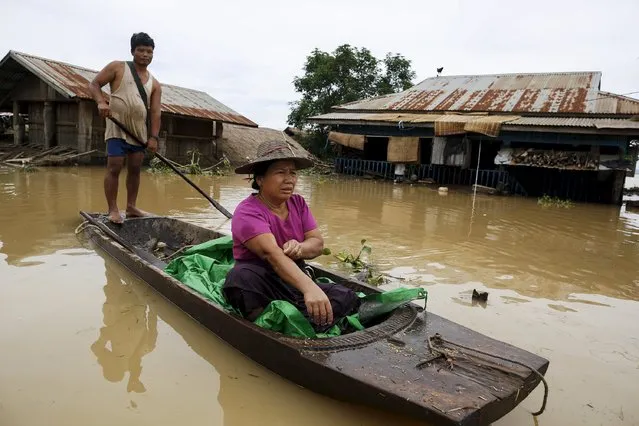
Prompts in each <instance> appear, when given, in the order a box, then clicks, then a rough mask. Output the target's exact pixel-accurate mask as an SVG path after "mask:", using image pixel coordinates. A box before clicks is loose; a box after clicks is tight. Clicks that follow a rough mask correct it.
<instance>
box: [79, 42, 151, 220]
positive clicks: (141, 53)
mask: <svg viewBox="0 0 639 426" xmlns="http://www.w3.org/2000/svg"><path fill="white" fill-rule="evenodd" d="M154 49H155V43H154V42H153V39H152V38H151V37H149V35H148V34H146V33H136V34H133V36H132V37H131V54H132V55H133V61H132V62H124V61H113V62H111V63H109V64H108V65H107V66H106V67H104V68H103V69H102V71H100V72H99V73H98V75H97V76H96V77H95V78H94V79H93V81H92V82H91V83H90V84H89V90H90V91H91V95H92V96H93V99H94V100H95V102H96V103H97V104H98V112H99V113H100V116H101V117H104V118H106V129H105V132H104V139H105V140H106V144H107V171H106V175H105V177H104V195H105V196H106V199H107V204H108V207H109V220H110V221H111V222H114V223H122V216H121V215H120V210H119V209H118V206H117V198H118V183H119V176H120V171H121V170H122V167H123V166H124V159H125V157H126V160H127V161H126V163H127V176H126V190H127V203H126V217H139V216H146V215H148V214H147V213H146V212H144V211H142V210H140V209H138V208H137V207H136V205H135V203H136V200H137V196H138V188H139V187H140V169H141V166H142V161H143V160H144V147H142V146H140V145H139V144H138V143H137V142H135V140H134V139H133V138H131V137H130V136H128V135H127V134H126V133H125V132H124V131H123V130H122V129H120V127H118V126H117V125H116V124H115V123H114V122H113V121H111V120H109V119H108V118H107V117H111V116H113V118H115V119H117V120H118V121H119V122H120V123H122V124H123V125H124V126H125V127H126V128H127V130H128V131H130V132H131V133H132V134H134V135H135V136H137V137H138V139H140V140H142V141H147V144H148V145H147V149H148V150H149V151H151V152H155V151H156V150H157V148H158V142H159V139H158V135H159V133H160V99H161V96H162V89H161V87H160V83H159V82H158V81H157V80H156V79H155V78H153V76H152V75H151V73H150V72H149V71H148V69H147V67H148V66H149V64H150V63H151V61H152V60H153V50H154ZM107 83H108V84H109V87H110V92H111V99H110V103H107V102H106V101H105V100H104V97H103V95H102V87H103V86H104V85H106V84H107ZM142 93H144V94H145V95H146V96H145V97H144V98H143V97H142V96H141V94H142ZM149 115H150V121H151V126H150V131H149V126H148V121H149Z"/></svg>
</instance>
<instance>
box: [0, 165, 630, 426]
mask: <svg viewBox="0 0 639 426" xmlns="http://www.w3.org/2000/svg"><path fill="white" fill-rule="evenodd" d="M102 179H103V169H102V168H59V169H48V170H47V169H43V170H42V171H39V172H35V173H22V172H15V171H13V170H6V169H0V342H2V350H0V425H2V426H32V425H65V426H66V425H68V426H71V425H89V424H90V425H96V426H97V425H105V426H106V425H109V426H125V425H126V426H128V425H136V426H139V425H153V426H160V425H176V424H178V423H181V424H184V425H197V426H201V425H226V426H240V425H252V424H259V425H261V426H267V425H298V424H303V425H305V426H315V425H317V426H320V425H321V426H325V425H327V424H328V425H332V426H341V425H374V426H376V425H380V426H381V425H395V424H402V425H423V424H424V423H419V422H416V421H413V420H410V419H406V418H402V417H399V416H395V415H390V414H387V413H380V412H377V411H374V410H371V409H368V408H363V407H358V406H352V405H349V404H345V403H341V402H339V401H335V400H333V399H330V398H325V397H322V396H319V395H317V394H315V393H313V392H310V391H308V390H305V389H301V388H299V387H298V386H296V385H294V384H292V383H290V382H288V381H286V380H284V379H281V378H280V377H279V376H276V375H274V374H272V373H270V372H269V371H268V370H266V369H264V368H262V367H261V366H259V365H258V364H256V363H254V362H252V361H251V360H249V359H247V358H246V357H244V356H243V355H241V354H240V353H238V352H237V351H235V350H234V349H232V348H231V347H229V346H228V345H226V344H225V343H224V342H222V341H221V340H219V339H218V338H217V337H215V336H214V335H213V334H212V333H210V332H209V331H208V330H206V329H205V328H204V327H202V326H200V325H198V324H197V323H195V322H194V321H193V320H191V319H190V318H189V317H187V316H186V315H185V314H184V313H182V312H181V311H180V310H179V309H177V308H176V307H174V306H173V305H172V304H170V303H169V302H167V301H166V300H165V299H163V298H162V297H161V296H160V295H159V294H158V293H156V292H155V291H153V290H152V289H151V288H150V287H149V286H147V285H146V284H145V283H144V282H141V281H139V280H138V279H136V278H135V277H134V276H132V275H131V274H130V273H129V272H128V271H127V270H125V269H123V268H122V267H121V266H120V265H119V264H117V263H115V262H113V261H111V260H110V259H109V258H107V257H106V255H101V253H96V252H95V251H94V250H93V249H92V248H91V247H90V246H89V245H88V244H86V243H85V241H84V240H83V239H82V238H79V237H78V236H76V234H75V232H74V231H75V230H76V228H77V227H78V225H79V224H80V223H81V222H82V221H81V219H80V216H79V214H78V212H79V210H86V211H100V212H104V211H105V209H106V205H105V201H104V194H103V189H102ZM193 180H194V182H195V183H196V184H197V185H198V186H200V187H201V188H202V189H204V190H205V191H207V192H208V193H209V194H210V195H211V196H212V197H213V198H214V199H216V200H217V201H219V202H220V203H221V204H222V205H224V206H225V207H226V208H227V209H228V210H229V211H231V212H232V211H233V209H234V208H235V206H236V205H237V204H238V203H239V202H240V201H241V200H242V199H243V198H244V197H246V196H247V195H248V194H249V193H250V192H251V190H250V187H249V184H248V183H247V182H246V181H245V180H243V179H242V177H238V176H230V177H193ZM297 191H298V192H299V193H301V194H302V195H304V196H305V197H306V200H307V202H308V203H309V205H310V207H311V209H312V211H313V213H314V215H315V217H316V219H317V221H318V223H319V224H320V227H321V231H322V232H323V234H324V237H325V241H326V246H327V247H329V248H330V249H331V250H332V251H333V253H337V252H339V251H340V250H344V249H347V250H349V251H351V252H357V251H358V250H359V246H360V240H361V239H363V238H366V239H367V243H368V244H369V245H370V246H371V247H372V260H373V262H374V264H375V265H377V266H378V268H379V270H380V271H383V272H385V273H386V274H388V275H390V276H391V277H395V279H391V282H390V283H389V284H387V286H388V288H392V287H394V286H397V285H407V286H408V285H411V286H424V287H425V288H426V289H427V290H428V305H427V309H428V310H429V311H431V312H434V313H436V314H438V315H441V316H443V317H446V318H448V319H450V320H453V321H455V322H458V323H460V324H462V325H465V326H467V327H470V328H472V329H474V330H476V331H479V332H482V333H485V334H487V335H489V336H491V337H493V338H496V339H499V340H503V341H505V342H508V343H510V344H513V345H516V346H519V347H521V348H524V349H526V350H529V351H531V352H533V353H536V354H539V355H541V356H543V357H545V358H547V359H549V360H550V367H549V370H548V374H547V376H546V377H547V380H548V383H549V386H550V394H549V399H548V406H547V408H546V412H545V413H544V414H542V415H541V416H540V417H538V418H537V419H534V418H533V417H532V416H531V415H530V413H531V412H534V411H536V410H537V409H539V407H540V406H541V401H542V395H543V387H542V386H541V385H540V386H539V387H538V388H537V389H536V390H535V392H534V393H533V394H532V395H531V396H529V397H528V398H527V399H526V400H525V401H523V402H522V403H521V404H520V405H519V407H517V408H516V409H515V410H514V411H513V412H511V413H510V414H508V415H507V416H506V417H504V418H503V419H501V420H500V421H499V422H497V423H496V424H497V425H500V426H515V425H517V426H519V425H534V424H538V425H573V424H574V425H577V424H578V425H602V424H603V425H636V424H639V406H638V405H637V403H636V401H637V396H636V393H637V389H639V215H638V214H633V213H630V212H626V211H625V210H624V209H620V208H619V207H615V206H609V205H575V206H574V207H572V208H568V209H566V208H560V207H542V206H541V205H539V204H537V200H536V199H524V198H506V197H492V196H487V195H479V194H478V195H477V197H476V198H475V200H474V202H473V196H472V194H471V193H468V192H456V191H455V190H453V189H452V188H451V190H450V192H449V193H448V194H447V195H440V194H439V193H438V192H437V191H436V190H433V188H429V187H425V186H409V185H393V184H392V183H388V182H379V181H368V180H352V179H342V180H338V179H331V178H326V177H310V176H303V177H302V178H300V182H299V184H298V188H297ZM125 195H126V193H125V189H124V176H122V177H121V182H120V193H119V197H118V198H119V200H120V204H119V205H120V208H121V209H124V199H125ZM138 205H139V207H140V208H142V209H145V210H148V211H152V212H153V213H155V214H159V215H167V216H174V217H179V218H183V219H186V220H189V221H192V222H194V223H197V224H199V225H203V226H207V227H211V228H216V229H219V230H222V231H227V232H229V231H230V220H226V218H225V217H223V216H222V214H221V213H219V212H218V211H217V210H215V208H214V207H213V206H211V205H210V204H209V203H208V201H207V200H205V199H204V198H203V197H202V196H200V195H199V194H198V193H197V192H196V191H195V190H193V189H192V188H191V187H189V186H188V185H187V184H186V182H184V181H183V180H181V179H180V178H179V177H177V176H175V175H153V174H150V173H143V177H142V184H141V188H140V195H139V202H138ZM318 261H319V262H320V263H322V264H325V265H332V266H334V267H336V268H338V267H340V265H337V264H336V260H335V258H333V257H329V256H324V257H322V258H320V259H318ZM473 289H477V290H480V291H488V292H489V297H488V303H487V305H485V306H481V305H476V304H473V303H472V301H471V293H472V290H473ZM362 362H365V360H362Z"/></svg>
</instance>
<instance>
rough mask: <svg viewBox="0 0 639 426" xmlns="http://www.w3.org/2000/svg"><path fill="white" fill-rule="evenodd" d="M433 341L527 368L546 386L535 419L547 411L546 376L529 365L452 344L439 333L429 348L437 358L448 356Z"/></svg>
mask: <svg viewBox="0 0 639 426" xmlns="http://www.w3.org/2000/svg"><path fill="white" fill-rule="evenodd" d="M431 339H436V340H439V341H441V342H444V343H448V344H450V345H453V346H457V347H459V348H462V349H466V350H468V351H473V352H477V353H479V354H482V355H486V356H489V357H492V358H497V359H500V360H502V361H506V362H511V363H513V364H517V365H520V366H522V367H525V368H527V369H529V370H530V371H532V372H533V373H535V374H536V375H537V376H538V377H539V378H540V379H541V381H542V383H543V384H544V400H543V402H542V404H541V408H540V409H539V410H538V411H536V412H534V413H532V415H533V416H534V417H537V416H539V415H541V414H542V413H543V412H544V410H546V402H547V401H548V383H547V382H546V379H545V378H544V375H543V374H541V373H540V372H539V371H537V370H536V369H534V368H532V367H531V366H529V365H526V364H524V363H523V362H519V361H515V360H513V359H508V358H506V357H502V356H499V355H495V354H492V353H489V352H484V351H481V350H479V349H476V348H470V347H468V346H464V345H462V344H459V343H455V342H451V341H450V340H446V339H444V338H443V337H442V336H441V335H440V334H439V333H435V335H434V336H433V337H429V338H428V346H429V348H430V349H431V351H432V352H435V353H436V354H438V356H437V358H438V357H439V356H446V355H445V353H443V352H441V351H439V350H437V349H434V348H433V347H432V344H431ZM462 354H463V352H462Z"/></svg>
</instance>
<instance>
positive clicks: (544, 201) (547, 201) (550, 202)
mask: <svg viewBox="0 0 639 426" xmlns="http://www.w3.org/2000/svg"><path fill="white" fill-rule="evenodd" d="M537 204H539V205H541V206H542V207H561V208H565V209H569V208H572V207H574V206H575V205H574V203H573V202H572V201H570V200H563V199H561V198H559V197H551V196H549V195H546V194H544V195H543V197H540V198H539V199H537Z"/></svg>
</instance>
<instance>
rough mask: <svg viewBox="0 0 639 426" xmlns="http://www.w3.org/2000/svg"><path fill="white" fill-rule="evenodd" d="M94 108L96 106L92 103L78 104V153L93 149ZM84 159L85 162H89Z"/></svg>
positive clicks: (81, 102)
mask: <svg viewBox="0 0 639 426" xmlns="http://www.w3.org/2000/svg"><path fill="white" fill-rule="evenodd" d="M93 108H95V104H94V103H93V102H92V101H80V103H79V104H78V152H87V151H90V150H91V149H92V147H91V139H92V134H93ZM84 158H85V161H88V160H89V159H86V157H84Z"/></svg>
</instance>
